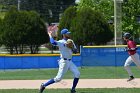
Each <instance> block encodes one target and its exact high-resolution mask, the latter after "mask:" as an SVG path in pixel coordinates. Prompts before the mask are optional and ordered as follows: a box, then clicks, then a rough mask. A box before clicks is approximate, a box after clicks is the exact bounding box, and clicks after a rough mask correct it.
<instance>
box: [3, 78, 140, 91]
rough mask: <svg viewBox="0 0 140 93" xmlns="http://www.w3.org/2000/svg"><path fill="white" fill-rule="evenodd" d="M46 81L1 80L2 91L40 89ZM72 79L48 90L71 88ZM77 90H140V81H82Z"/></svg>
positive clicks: (65, 80) (51, 86)
mask: <svg viewBox="0 0 140 93" xmlns="http://www.w3.org/2000/svg"><path fill="white" fill-rule="evenodd" d="M45 81H46V80H0V89H38V88H39V86H40V84H41V83H42V82H45ZM72 82H73V81H72V80H71V79H63V80H62V81H61V82H59V83H56V84H52V85H50V86H49V87H48V88H54V89H55V88H71V86H72ZM77 88H140V79H135V80H133V81H130V82H127V81H126V79H80V81H79V83H78V86H77Z"/></svg>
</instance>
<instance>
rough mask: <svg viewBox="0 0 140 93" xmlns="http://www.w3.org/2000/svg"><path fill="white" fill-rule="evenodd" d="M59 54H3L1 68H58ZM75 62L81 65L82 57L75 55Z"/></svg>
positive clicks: (0, 59) (0, 60) (0, 62)
mask: <svg viewBox="0 0 140 93" xmlns="http://www.w3.org/2000/svg"><path fill="white" fill-rule="evenodd" d="M59 59H60V57H59V56H1V57H0V69H39V68H58V60H59ZM72 60H73V62H74V63H75V64H76V65H77V66H81V57H80V56H74V57H73V59H72Z"/></svg>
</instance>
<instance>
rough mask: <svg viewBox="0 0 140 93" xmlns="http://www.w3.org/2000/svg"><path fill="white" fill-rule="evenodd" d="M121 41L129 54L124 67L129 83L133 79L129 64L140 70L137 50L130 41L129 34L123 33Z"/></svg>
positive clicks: (134, 44)
mask: <svg viewBox="0 0 140 93" xmlns="http://www.w3.org/2000/svg"><path fill="white" fill-rule="evenodd" d="M123 39H124V40H125V41H126V42H127V48H126V51H128V54H129V57H128V58H127V60H126V62H125V65H124V67H125V69H126V71H127V72H128V74H129V76H130V77H129V79H128V80H127V81H131V80H133V79H134V76H133V74H132V72H131V69H130V64H131V63H132V62H134V63H135V64H136V65H137V66H138V67H139V68H140V59H139V55H138V53H137V52H136V50H137V46H136V43H135V42H134V41H133V40H132V39H131V34H130V33H125V34H124V35H123Z"/></svg>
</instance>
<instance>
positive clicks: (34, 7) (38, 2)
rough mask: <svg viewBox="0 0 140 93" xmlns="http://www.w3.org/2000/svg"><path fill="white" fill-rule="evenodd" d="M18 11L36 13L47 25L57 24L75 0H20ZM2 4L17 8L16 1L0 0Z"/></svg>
mask: <svg viewBox="0 0 140 93" xmlns="http://www.w3.org/2000/svg"><path fill="white" fill-rule="evenodd" d="M20 1H21V3H20V10H27V11H36V12H37V13H39V14H40V16H41V18H43V19H44V20H45V21H47V22H48V23H52V22H59V17H60V15H59V14H61V13H62V12H63V11H64V10H65V9H66V8H67V7H69V6H71V5H74V4H75V0H20ZM1 3H2V4H4V5H5V6H7V8H8V7H9V6H11V5H14V6H16V7H17V5H18V4H17V3H18V1H17V0H2V1H1Z"/></svg>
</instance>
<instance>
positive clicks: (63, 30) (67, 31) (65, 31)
mask: <svg viewBox="0 0 140 93" xmlns="http://www.w3.org/2000/svg"><path fill="white" fill-rule="evenodd" d="M70 33H71V32H69V30H68V29H62V30H61V35H63V34H70Z"/></svg>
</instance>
